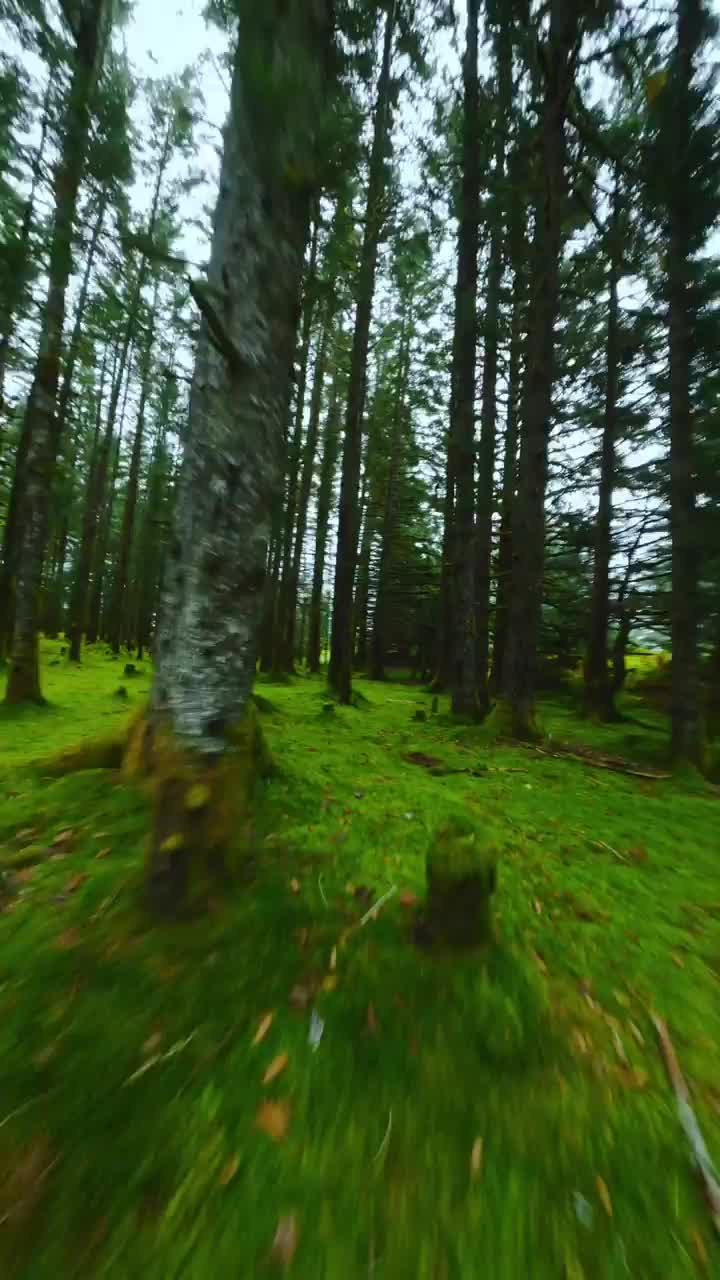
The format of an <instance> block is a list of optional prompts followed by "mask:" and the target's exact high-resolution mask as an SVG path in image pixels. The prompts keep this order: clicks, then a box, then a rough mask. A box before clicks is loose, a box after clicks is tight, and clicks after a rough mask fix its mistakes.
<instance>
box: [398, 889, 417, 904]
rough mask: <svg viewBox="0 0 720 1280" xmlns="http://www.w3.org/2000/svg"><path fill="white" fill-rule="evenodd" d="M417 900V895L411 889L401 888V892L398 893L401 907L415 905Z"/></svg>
mask: <svg viewBox="0 0 720 1280" xmlns="http://www.w3.org/2000/svg"><path fill="white" fill-rule="evenodd" d="M419 901H420V899H419V898H418V895H417V894H416V893H413V891H412V889H403V891H402V893H400V894H398V902H399V903H400V906H401V907H416V906H417V904H418V902H419Z"/></svg>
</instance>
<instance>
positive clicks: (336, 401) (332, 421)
mask: <svg viewBox="0 0 720 1280" xmlns="http://www.w3.org/2000/svg"><path fill="white" fill-rule="evenodd" d="M339 345H340V344H339V341H338V342H336V355H335V361H336V363H335V373H334V377H333V383H332V389H331V391H330V400H329V403H328V407H327V413H326V415H325V429H324V431H323V443H322V462H321V464H320V482H319V485H318V496H317V515H316V521H315V555H314V559H313V580H312V594H311V596H310V618H309V622H308V667H309V668H310V671H311V672H312V673H313V674H314V675H317V673H318V672H319V670H320V659H321V657H322V600H323V581H324V578H325V557H326V553H327V539H328V520H329V518H330V506H331V503H332V490H333V480H334V477H335V466H336V464H337V456H338V445H339V432H340V384H341V381H342V377H341V373H340V360H339V351H338V348H339Z"/></svg>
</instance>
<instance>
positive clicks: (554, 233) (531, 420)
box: [502, 0, 580, 739]
mask: <svg viewBox="0 0 720 1280" xmlns="http://www.w3.org/2000/svg"><path fill="white" fill-rule="evenodd" d="M579 21H580V17H579V10H578V6H577V5H576V4H575V0H552V2H551V6H550V31H549V37H548V40H547V42H546V44H545V46H544V54H545V57H544V63H545V88H544V93H543V105H542V112H541V120H540V148H541V151H540V160H541V177H540V183H541V186H540V191H539V193H538V200H537V206H536V211H535V233H534V239H533V249H532V259H531V275H530V308H529V319H528V340H527V356H526V367H525V380H524V387H523V403H522V434H521V446H520V469H519V484H518V495H517V500H516V503H515V511H514V515H513V574H512V596H511V601H510V619H509V635H508V643H507V650H506V654H505V667H504V673H503V677H502V687H503V696H504V699H507V701H508V702H509V707H508V710H509V716H508V717H507V718H508V720H509V725H510V728H511V730H512V732H513V733H514V734H515V736H516V737H519V738H526V739H533V738H535V737H537V734H538V730H537V726H536V723H535V687H536V681H537V668H538V643H539V638H540V620H541V614H542V599H543V575H544V552H545V488H546V484H547V457H548V440H549V435H550V418H551V413H552V392H553V384H554V372H555V359H554V357H555V323H556V319H557V310H558V300H559V283H560V255H561V251H562V222H563V213H564V209H565V199H566V191H567V181H566V173H565V118H566V111H567V101H568V96H569V94H570V93H571V91H572V88H573V84H574V80H575V63H576V57H577V43H578V34H579Z"/></svg>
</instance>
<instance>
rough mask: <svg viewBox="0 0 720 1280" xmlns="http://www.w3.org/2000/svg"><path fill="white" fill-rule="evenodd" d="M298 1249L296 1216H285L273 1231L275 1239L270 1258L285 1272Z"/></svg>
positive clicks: (290, 1214)
mask: <svg viewBox="0 0 720 1280" xmlns="http://www.w3.org/2000/svg"><path fill="white" fill-rule="evenodd" d="M297 1247H298V1225H297V1215H296V1214H294V1213H288V1214H285V1216H284V1217H282V1218H280V1220H279V1221H278V1224H277V1229H276V1231H275V1238H274V1240H273V1242H272V1248H271V1250H270V1258H271V1260H272V1261H273V1262H275V1263H277V1265H278V1266H281V1267H284V1268H285V1269H286V1270H287V1268H288V1267H289V1266H290V1264H291V1262H292V1260H293V1258H294V1257H295V1254H296V1252H297Z"/></svg>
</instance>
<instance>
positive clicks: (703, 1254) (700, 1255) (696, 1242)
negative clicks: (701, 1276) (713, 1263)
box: [690, 1227, 710, 1271]
mask: <svg viewBox="0 0 720 1280" xmlns="http://www.w3.org/2000/svg"><path fill="white" fill-rule="evenodd" d="M690 1234H691V1236H692V1242H693V1248H694V1249H695V1254H696V1257H697V1260H698V1262H699V1263H700V1266H701V1267H702V1269H703V1271H707V1270H708V1268H709V1266H710V1259H709V1258H708V1251H707V1249H706V1248H705V1241H704V1240H703V1238H702V1236H701V1235H700V1232H699V1231H698V1229H697V1227H693V1229H692V1231H691V1233H690Z"/></svg>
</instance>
